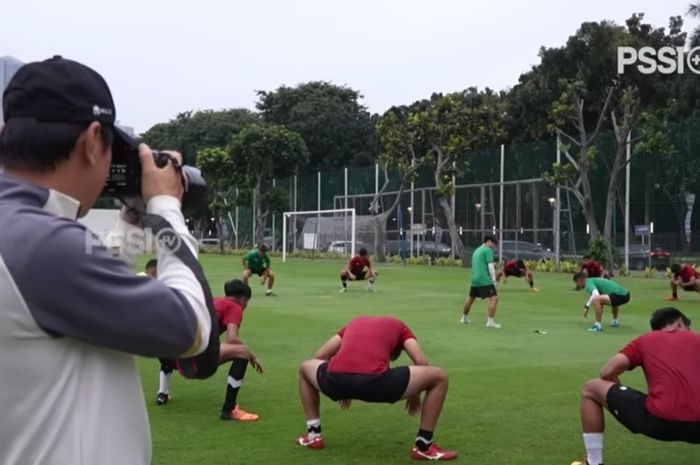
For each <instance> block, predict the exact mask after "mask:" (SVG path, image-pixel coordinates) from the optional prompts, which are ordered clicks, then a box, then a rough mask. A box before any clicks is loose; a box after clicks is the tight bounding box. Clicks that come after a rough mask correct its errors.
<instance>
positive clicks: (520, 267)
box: [496, 260, 539, 292]
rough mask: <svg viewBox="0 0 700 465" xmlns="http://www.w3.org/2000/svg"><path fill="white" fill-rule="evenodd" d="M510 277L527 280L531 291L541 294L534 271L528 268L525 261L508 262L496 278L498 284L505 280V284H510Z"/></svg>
mask: <svg viewBox="0 0 700 465" xmlns="http://www.w3.org/2000/svg"><path fill="white" fill-rule="evenodd" d="M510 276H516V277H518V278H527V283H528V284H529V285H530V290H531V291H532V292H539V289H537V288H536V287H535V276H534V275H533V274H532V271H530V269H529V268H528V267H527V264H526V263H525V261H524V260H508V261H507V262H506V263H505V264H504V265H503V268H502V269H501V271H500V272H499V273H498V276H497V277H496V281H497V282H499V283H500V282H501V280H503V284H507V283H508V278H509V277H510Z"/></svg>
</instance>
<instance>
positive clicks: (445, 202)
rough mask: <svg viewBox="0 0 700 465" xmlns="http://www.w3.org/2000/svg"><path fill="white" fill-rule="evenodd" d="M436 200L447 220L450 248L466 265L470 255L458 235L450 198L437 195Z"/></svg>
mask: <svg viewBox="0 0 700 465" xmlns="http://www.w3.org/2000/svg"><path fill="white" fill-rule="evenodd" d="M438 202H439V203H440V208H442V212H443V214H444V215H445V219H446V220H447V226H448V228H449V230H450V241H451V242H452V248H453V249H454V251H455V254H456V255H457V256H458V257H459V258H461V259H462V264H463V266H467V265H468V264H469V261H470V258H471V257H469V253H468V252H467V249H466V248H465V247H464V243H463V242H462V238H461V237H460V235H459V231H458V230H457V224H456V223H455V220H454V218H453V217H452V207H451V206H450V199H449V198H447V197H445V196H444V195H438ZM436 253H437V251H436Z"/></svg>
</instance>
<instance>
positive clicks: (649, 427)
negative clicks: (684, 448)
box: [607, 384, 700, 444]
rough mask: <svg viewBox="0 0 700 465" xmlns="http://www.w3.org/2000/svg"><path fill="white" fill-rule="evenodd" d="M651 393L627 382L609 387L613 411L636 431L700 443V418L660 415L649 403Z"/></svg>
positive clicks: (665, 439) (611, 410) (647, 434)
mask: <svg viewBox="0 0 700 465" xmlns="http://www.w3.org/2000/svg"><path fill="white" fill-rule="evenodd" d="M646 399H647V395H646V394H644V393H643V392H639V391H635V390H634V389H631V388H628V387H627V386H621V385H619V384H616V385H614V386H613V387H611V388H610V390H609V391H608V396H607V404H608V410H609V411H610V413H611V414H612V415H613V416H614V417H615V418H616V419H617V421H619V422H620V423H621V424H622V425H624V426H625V428H627V429H628V430H630V431H631V432H632V433H634V434H643V435H644V436H648V437H650V438H652V439H657V440H659V441H683V442H689V443H691V444H700V421H698V422H688V421H674V420H666V419H664V418H660V417H657V416H656V415H654V414H653V413H651V412H649V410H647V407H646Z"/></svg>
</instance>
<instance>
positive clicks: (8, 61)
mask: <svg viewBox="0 0 700 465" xmlns="http://www.w3.org/2000/svg"><path fill="white" fill-rule="evenodd" d="M23 64H24V63H22V62H21V61H19V60H18V59H17V58H12V57H8V56H5V57H0V123H2V122H3V121H5V119H4V118H3V114H2V93H3V92H4V91H5V87H7V84H9V83H10V79H12V76H14V74H15V73H16V72H17V70H18V69H20V68H21V67H22V65H23Z"/></svg>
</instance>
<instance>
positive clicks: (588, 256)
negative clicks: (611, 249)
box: [583, 255, 591, 260]
mask: <svg viewBox="0 0 700 465" xmlns="http://www.w3.org/2000/svg"><path fill="white" fill-rule="evenodd" d="M583 259H584V260H590V259H591V256H590V255H584V256H583Z"/></svg>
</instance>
